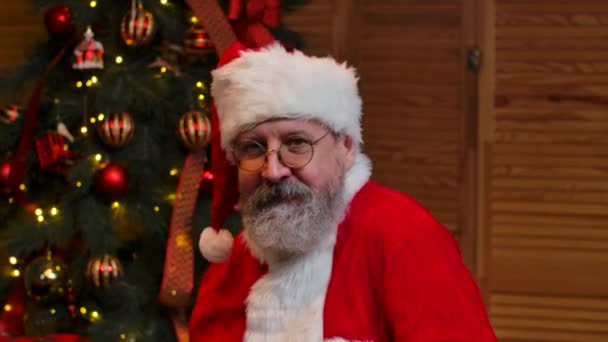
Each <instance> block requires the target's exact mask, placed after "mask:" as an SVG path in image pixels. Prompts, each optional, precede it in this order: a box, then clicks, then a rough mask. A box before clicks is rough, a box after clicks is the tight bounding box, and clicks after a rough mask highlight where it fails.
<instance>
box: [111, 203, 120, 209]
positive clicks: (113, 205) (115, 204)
mask: <svg viewBox="0 0 608 342" xmlns="http://www.w3.org/2000/svg"><path fill="white" fill-rule="evenodd" d="M118 207H120V203H118V202H114V203H112V208H114V209H116V208H118Z"/></svg>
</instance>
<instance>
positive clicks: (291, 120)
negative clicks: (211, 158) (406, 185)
mask: <svg viewBox="0 0 608 342" xmlns="http://www.w3.org/2000/svg"><path fill="white" fill-rule="evenodd" d="M235 44H236V45H234V46H231V47H230V48H229V49H228V50H227V51H226V53H225V54H224V58H223V61H222V64H223V65H222V66H221V67H219V68H218V69H216V70H215V71H213V74H212V75H213V83H212V95H213V98H214V101H215V105H216V108H217V113H218V116H219V129H220V132H219V133H220V134H221V146H222V147H223V149H224V151H225V152H226V154H227V155H228V156H229V159H230V160H231V161H232V163H233V164H234V165H235V166H236V167H238V191H239V193H240V197H239V205H240V208H241V214H242V218H243V220H242V221H243V231H242V233H241V234H239V235H238V236H236V237H235V238H234V241H232V238H231V236H230V235H229V234H228V233H227V232H226V231H219V232H218V231H217V230H214V229H206V230H205V231H204V232H203V234H202V236H201V241H200V246H201V250H202V252H203V254H204V255H205V256H206V257H207V258H208V259H210V261H212V262H213V264H212V265H211V266H210V267H209V268H208V270H207V271H206V273H205V274H204V275H203V279H202V281H201V285H200V288H199V291H198V295H197V301H196V305H195V307H194V310H193V313H192V316H191V320H190V339H191V341H195V342H198V341H221V342H230V341H277V342H278V341H303V342H312V341H314V342H319V341H376V342H383V341H452V342H454V341H463V342H464V341H466V342H472V341H496V337H495V335H494V333H493V331H492V328H491V326H490V323H489V322H488V317H487V313H486V311H485V308H484V305H483V302H482V300H481V296H480V293H479V290H478V287H477V285H476V284H475V282H474V280H473V279H472V277H471V275H470V273H469V272H468V270H467V268H466V267H465V265H464V264H463V262H462V258H461V255H460V251H459V248H458V245H457V243H456V241H455V240H454V238H453V237H452V236H451V234H450V233H449V231H448V230H447V229H446V228H444V227H443V226H442V225H441V224H439V223H438V222H437V221H436V220H435V219H434V218H433V217H432V216H431V214H430V213H429V212H428V211H427V210H426V209H425V208H423V207H422V206H421V205H420V204H418V203H417V202H416V201H415V200H413V199H412V198H410V197H408V196H407V195H404V194H402V193H399V192H396V191H393V190H391V189H388V188H386V187H384V186H382V185H379V184H377V183H375V182H372V181H370V180H369V178H370V173H371V163H370V160H369V159H368V158H367V157H366V156H365V155H364V154H363V153H362V151H361V148H362V144H363V141H362V137H361V115H362V110H361V98H360V96H359V93H358V88H357V76H356V74H355V70H354V69H353V68H350V67H348V66H346V65H344V64H339V63H337V62H336V61H335V60H333V59H332V58H316V57H310V56H306V55H304V54H303V53H301V52H299V51H293V52H288V51H286V50H285V49H284V48H283V47H282V46H281V45H279V44H272V45H270V46H267V47H265V48H262V49H259V50H256V51H252V50H246V49H243V47H242V46H239V44H238V43H235ZM226 56H232V57H226ZM235 57H236V58H235ZM235 185H236V184H235ZM218 241H223V243H219V242H218ZM232 243H233V244H232Z"/></svg>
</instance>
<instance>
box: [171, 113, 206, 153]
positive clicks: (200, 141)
mask: <svg viewBox="0 0 608 342" xmlns="http://www.w3.org/2000/svg"><path fill="white" fill-rule="evenodd" d="M177 137H178V139H179V140H180V141H181V142H182V144H183V145H184V146H185V147H186V148H188V149H189V150H190V151H199V150H201V149H203V148H205V146H207V144H208V143H209V141H210V140H211V122H210V121H209V118H208V117H207V116H206V115H204V114H203V113H201V112H197V111H190V112H187V113H185V114H184V115H182V117H181V118H179V122H178V124H177Z"/></svg>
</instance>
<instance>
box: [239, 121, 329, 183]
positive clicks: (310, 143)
mask: <svg viewBox="0 0 608 342" xmlns="http://www.w3.org/2000/svg"><path fill="white" fill-rule="evenodd" d="M330 133H331V134H332V135H333V136H338V134H336V133H334V132H332V131H331V130H328V131H327V132H325V134H323V135H322V136H321V137H319V138H318V139H316V140H313V141H310V142H307V144H308V145H310V158H308V161H307V162H306V163H305V164H304V165H302V166H291V165H289V164H287V163H286V162H285V161H284V160H283V158H281V149H282V148H283V146H284V145H285V144H284V143H283V142H281V145H279V148H276V149H272V150H270V151H268V148H267V147H265V146H264V145H262V144H260V143H259V142H258V141H256V140H254V139H244V140H249V141H252V142H254V143H255V144H257V145H259V146H260V147H261V148H262V149H263V150H264V154H263V155H261V156H260V157H262V156H264V162H263V163H262V164H261V166H260V167H259V168H257V169H255V170H246V169H243V168H241V159H238V158H237V157H236V153H235V152H234V151H235V145H236V144H233V145H232V148H231V150H232V159H233V160H234V161H235V162H236V164H237V167H238V168H239V169H240V170H243V171H245V172H252V173H253V172H258V171H260V170H261V169H263V168H264V165H266V164H268V155H269V154H270V153H273V152H275V153H276V154H277V158H278V159H279V162H280V163H281V164H282V165H284V166H286V167H288V168H290V169H295V170H297V169H301V168H303V167H306V165H308V164H310V162H311V161H312V159H313V158H314V156H315V145H317V144H318V143H319V142H321V140H323V139H324V138H325V137H326V136H328V135H330ZM260 157H258V158H260ZM254 159H255V158H254Z"/></svg>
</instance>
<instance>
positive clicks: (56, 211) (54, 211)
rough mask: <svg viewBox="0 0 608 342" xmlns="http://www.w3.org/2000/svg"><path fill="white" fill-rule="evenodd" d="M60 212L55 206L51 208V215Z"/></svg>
mask: <svg viewBox="0 0 608 342" xmlns="http://www.w3.org/2000/svg"><path fill="white" fill-rule="evenodd" d="M58 213H59V210H57V208H55V207H52V208H51V216H57V214H58Z"/></svg>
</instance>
